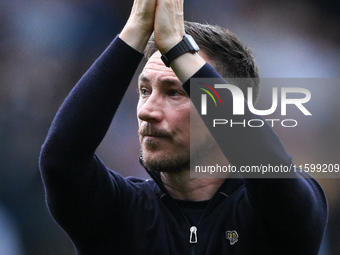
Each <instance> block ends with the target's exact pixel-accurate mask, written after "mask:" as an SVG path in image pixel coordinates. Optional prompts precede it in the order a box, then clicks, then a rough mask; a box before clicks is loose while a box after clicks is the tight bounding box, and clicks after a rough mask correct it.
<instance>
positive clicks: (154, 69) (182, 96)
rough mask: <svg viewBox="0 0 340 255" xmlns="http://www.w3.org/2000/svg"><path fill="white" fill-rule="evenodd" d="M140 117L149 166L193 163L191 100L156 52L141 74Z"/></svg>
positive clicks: (171, 169)
mask: <svg viewBox="0 0 340 255" xmlns="http://www.w3.org/2000/svg"><path fill="white" fill-rule="evenodd" d="M138 87H139V102H138V106H137V116H138V123H139V131H138V133H139V139H140V143H141V150H142V156H143V160H144V163H145V165H146V166H147V167H148V168H149V169H150V170H156V171H165V172H178V171H182V170H184V169H187V168H188V167H189V162H190V132H189V130H190V99H189V97H188V95H187V93H186V92H185V90H184V89H183V88H182V83H181V82H180V81H179V80H178V78H177V77H176V75H175V74H174V72H173V71H172V69H171V68H168V67H166V66H165V65H164V64H163V62H162V60H161V59H160V53H159V52H156V53H155V54H153V55H152V57H151V58H150V59H149V61H148V62H147V64H146V65H145V67H144V69H143V72H142V73H141V75H140V77H139V84H138Z"/></svg>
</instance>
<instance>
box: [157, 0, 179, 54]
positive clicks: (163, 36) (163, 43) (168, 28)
mask: <svg viewBox="0 0 340 255" xmlns="http://www.w3.org/2000/svg"><path fill="white" fill-rule="evenodd" d="M154 30H155V34H154V36H155V43H156V46H157V48H158V50H159V51H160V52H161V53H162V54H163V53H166V52H167V51H169V50H170V49H171V48H172V47H173V46H175V45H176V44H177V43H178V42H180V41H181V40H182V38H183V36H184V34H185V31H184V12H183V0H157V6H156V13H155V24H154Z"/></svg>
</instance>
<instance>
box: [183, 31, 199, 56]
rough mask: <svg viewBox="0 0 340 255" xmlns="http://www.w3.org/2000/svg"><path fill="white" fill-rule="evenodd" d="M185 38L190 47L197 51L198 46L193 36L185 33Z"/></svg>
mask: <svg viewBox="0 0 340 255" xmlns="http://www.w3.org/2000/svg"><path fill="white" fill-rule="evenodd" d="M185 38H186V39H187V40H188V43H189V44H190V48H192V50H193V51H195V52H198V51H199V49H200V48H199V47H198V45H197V43H196V42H195V40H194V38H192V36H191V35H186V36H185Z"/></svg>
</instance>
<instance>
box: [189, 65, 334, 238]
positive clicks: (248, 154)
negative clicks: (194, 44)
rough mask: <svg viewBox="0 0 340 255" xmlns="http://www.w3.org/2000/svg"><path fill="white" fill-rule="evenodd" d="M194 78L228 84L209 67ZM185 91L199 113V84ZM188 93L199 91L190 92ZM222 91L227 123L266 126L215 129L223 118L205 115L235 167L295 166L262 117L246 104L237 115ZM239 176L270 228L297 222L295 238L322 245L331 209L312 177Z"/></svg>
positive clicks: (297, 174) (295, 174) (229, 96)
mask: <svg viewBox="0 0 340 255" xmlns="http://www.w3.org/2000/svg"><path fill="white" fill-rule="evenodd" d="M192 78H218V79H220V81H221V83H224V84H227V82H226V81H225V80H223V79H222V77H221V76H220V75H219V74H218V73H217V72H216V71H215V70H214V69H213V68H212V67H211V66H210V65H209V64H206V65H205V66H203V67H202V68H201V69H200V70H199V71H198V72H197V73H196V74H194V76H193V77H192ZM197 86H199V85H197ZM201 86H202V85H201ZM183 87H184V89H185V90H186V91H187V93H188V94H189V95H190V93H191V100H192V102H193V104H194V105H195V107H196V109H197V110H198V112H200V107H201V105H200V103H201V101H200V98H198V97H197V96H193V93H195V91H200V90H199V89H197V88H196V87H195V84H192V85H191V86H190V81H187V82H185V83H184V84H183ZM190 89H191V90H195V91H190ZM218 92H219V95H220V97H221V101H222V102H223V107H224V108H223V111H224V114H225V115H224V118H225V119H228V120H230V119H234V120H235V121H237V122H242V121H243V120H245V122H246V123H247V122H248V120H251V119H261V120H262V121H263V123H264V125H263V126H262V127H256V128H251V127H247V126H246V127H243V126H241V125H238V127H235V126H234V127H230V126H229V125H217V126H216V128H213V127H212V123H213V119H214V118H221V116H218V115H216V114H215V113H214V111H210V112H209V113H208V114H207V115H203V116H202V119H203V121H204V122H205V124H206V126H207V127H208V129H209V131H210V132H211V134H212V135H213V136H214V137H215V138H216V139H215V140H216V141H217V143H218V144H219V146H220V148H221V150H222V152H223V153H224V155H225V156H226V158H227V159H228V161H229V162H230V164H231V165H232V166H236V167H237V169H238V170H240V167H241V166H260V165H261V164H262V165H269V164H270V165H272V166H281V165H282V166H288V167H290V166H291V165H293V161H292V157H291V156H290V155H289V154H288V152H287V151H286V149H285V148H284V146H283V144H282V143H281V141H280V139H279V137H278V135H277V134H276V133H275V131H274V130H273V128H272V127H271V126H270V125H269V124H268V123H267V122H266V121H265V120H264V119H263V118H262V116H258V115H255V114H253V113H252V112H250V111H249V108H248V105H247V103H246V101H245V100H244V109H245V113H244V115H242V116H236V115H233V114H232V103H233V97H232V94H231V92H230V91H229V90H228V89H225V90H223V91H222V90H219V91H218ZM199 93H200V92H199ZM212 107H214V106H212ZM214 114H215V115H214ZM218 126H221V127H218ZM222 126H223V127H222ZM221 132H222V134H223V135H221ZM241 174H242V176H243V177H244V178H245V180H244V182H245V186H246V191H247V196H248V199H249V200H250V202H251V204H252V206H253V207H254V209H255V210H256V211H258V212H260V213H262V214H263V215H266V221H267V222H268V223H269V225H270V226H272V227H273V226H280V227H281V228H282V227H283V226H285V227H287V229H294V228H296V226H294V224H298V225H297V226H300V227H301V228H299V229H296V231H295V233H294V235H295V236H301V235H304V239H305V240H307V239H308V237H311V236H312V237H311V238H310V239H309V242H311V240H315V241H316V242H315V243H314V244H313V245H317V244H319V245H320V241H321V239H322V236H323V234H324V231H325V227H326V222H327V217H328V207H327V201H326V198H325V194H324V192H323V190H322V188H321V186H320V185H319V183H318V182H317V181H316V180H315V179H314V178H312V177H311V176H309V175H308V174H306V173H304V172H299V171H297V172H294V171H291V173H287V174H286V176H283V177H285V178H275V177H276V176H275V174H274V175H272V176H271V177H273V178H266V179H260V178H247V177H249V176H248V175H247V174H244V173H241ZM281 177H282V176H281ZM287 219H289V220H287ZM283 228H284V227H283ZM271 229H272V230H274V229H275V228H274V227H273V228H271ZM311 229H313V231H311ZM315 233H317V234H315ZM287 234H288V233H287Z"/></svg>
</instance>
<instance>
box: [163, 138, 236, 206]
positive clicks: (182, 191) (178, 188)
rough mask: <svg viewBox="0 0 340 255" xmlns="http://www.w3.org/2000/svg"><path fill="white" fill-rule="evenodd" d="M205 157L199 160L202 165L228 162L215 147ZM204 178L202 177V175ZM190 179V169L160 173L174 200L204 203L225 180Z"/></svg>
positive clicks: (227, 163)
mask: <svg viewBox="0 0 340 255" xmlns="http://www.w3.org/2000/svg"><path fill="white" fill-rule="evenodd" d="M213 147H214V148H215V149H214V150H213V151H212V153H209V155H207V156H206V157H204V158H203V159H201V160H200V163H202V165H214V164H215V165H216V163H219V164H220V165H229V162H228V160H227V159H226V158H225V156H224V155H223V153H222V151H221V150H220V149H219V147H218V146H217V144H216V146H213ZM203 176H204V175H203ZM226 176H227V175H226V174H224V175H223V178H204V177H203V178H191V177H190V169H187V170H184V171H181V172H161V179H162V182H163V184H164V186H165V188H166V189H167V190H168V192H169V193H170V195H171V196H172V197H173V198H175V199H180V200H189V201H204V200H209V199H211V198H212V197H213V195H214V194H215V193H216V191H217V190H218V189H219V187H220V186H221V185H222V183H223V182H224V180H225V178H226ZM205 177H206V175H205Z"/></svg>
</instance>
